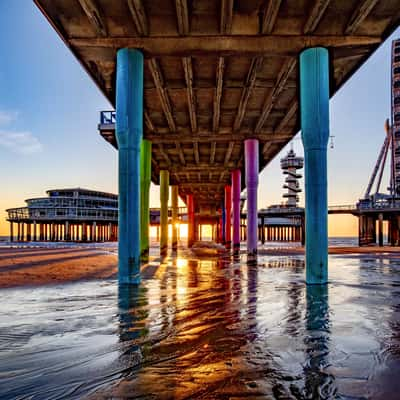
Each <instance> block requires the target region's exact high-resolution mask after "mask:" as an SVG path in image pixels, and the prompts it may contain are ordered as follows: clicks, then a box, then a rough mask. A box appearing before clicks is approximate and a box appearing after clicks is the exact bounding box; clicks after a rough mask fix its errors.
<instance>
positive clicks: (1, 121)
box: [0, 110, 18, 125]
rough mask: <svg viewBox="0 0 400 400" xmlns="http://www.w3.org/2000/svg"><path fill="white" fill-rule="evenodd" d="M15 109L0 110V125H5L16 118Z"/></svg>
mask: <svg viewBox="0 0 400 400" xmlns="http://www.w3.org/2000/svg"><path fill="white" fill-rule="evenodd" d="M17 117H18V112H17V111H2V110H0V125H7V124H9V123H10V122H13V121H15V120H16V119H17Z"/></svg>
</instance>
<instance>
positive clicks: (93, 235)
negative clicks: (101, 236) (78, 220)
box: [92, 221, 97, 242]
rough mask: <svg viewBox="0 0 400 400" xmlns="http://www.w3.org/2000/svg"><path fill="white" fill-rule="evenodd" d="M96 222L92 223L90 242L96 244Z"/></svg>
mask: <svg viewBox="0 0 400 400" xmlns="http://www.w3.org/2000/svg"><path fill="white" fill-rule="evenodd" d="M96 233H97V232H96V221H94V222H93V224H92V241H93V242H96V241H97V235H96Z"/></svg>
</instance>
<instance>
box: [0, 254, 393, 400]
mask: <svg viewBox="0 0 400 400" xmlns="http://www.w3.org/2000/svg"><path fill="white" fill-rule="evenodd" d="M330 268H331V283H330V284H329V285H328V286H322V287H321V286H309V287H306V285H305V284H304V281H303V276H304V263H303V260H302V258H300V257H298V256H294V257H282V256H279V257H267V256H262V257H259V258H258V262H257V264H256V265H254V264H252V263H250V264H247V263H246V262H243V260H241V259H240V258H238V257H235V258H230V257H222V258H219V259H215V258H214V259H197V258H192V257H191V256H190V254H187V253H186V254H185V253H183V255H182V253H181V254H180V256H179V257H176V256H174V255H169V256H167V257H164V258H162V259H158V258H155V257H153V258H152V259H151V260H150V263H149V264H148V265H147V266H146V267H145V269H144V271H143V276H144V279H143V284H142V285H141V286H140V287H129V286H120V287H118V286H117V284H116V282H115V281H108V282H103V283H95V282H81V283H77V284H73V285H70V286H68V287H67V286H59V287H57V288H48V289H44V288H41V289H40V290H39V289H31V290H30V291H26V290H25V292H22V291H21V290H20V291H18V290H17V289H16V290H13V291H9V292H8V294H7V295H5V296H3V298H2V299H1V300H2V302H3V310H6V313H5V315H4V318H2V319H1V320H0V345H1V346H0V361H1V362H0V376H1V377H2V381H0V397H1V398H2V399H3V398H4V399H14V398H32V399H47V398H54V399H60V398H65V399H74V398H82V397H89V398H93V399H102V398H104V399H106V398H107V399H108V398H140V399H153V398H157V399H196V398H201V399H239V398H251V399H265V398H273V399H318V398H320V399H334V398H344V399H346V398H348V399H363V398H374V399H395V398H396V396H397V393H398V389H400V388H399V383H398V382H399V381H400V379H399V378H400V372H399V365H400V364H399V360H400V354H399V351H398V349H399V348H400V344H399V343H400V342H399V335H398V327H399V313H400V292H399V291H398V287H399V286H400V269H399V267H398V265H397V264H396V263H391V262H386V261H385V260H383V259H382V258H373V257H372V258H371V257H368V258H353V259H350V258H340V257H336V258H331V259H330ZM328 291H329V296H328ZM22 293H23V295H22ZM60 319H62V321H60ZM23 327H25V328H23ZM44 327H46V328H44ZM24 329H29V332H30V337H29V340H25V339H24V341H23V340H22V336H21V333H22V332H23V330H24ZM10 332H11V333H10ZM18 335H20V336H21V339H19V336H18ZM11 342H13V343H17V344H19V347H18V349H17V350H16V351H13V352H11V351H8V348H7V346H8V347H9V346H10V343H11ZM33 366H35V367H33ZM387 367H390V370H388V368H387ZM21 371H24V372H23V373H21ZM38 371H41V374H40V376H39V375H38Z"/></svg>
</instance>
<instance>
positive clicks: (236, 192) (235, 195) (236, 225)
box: [231, 169, 241, 252]
mask: <svg viewBox="0 0 400 400" xmlns="http://www.w3.org/2000/svg"><path fill="white" fill-rule="evenodd" d="M231 180H232V224H233V235H232V236H233V237H232V239H233V250H234V252H239V250H240V190H241V172H240V169H235V170H234V171H232V172H231Z"/></svg>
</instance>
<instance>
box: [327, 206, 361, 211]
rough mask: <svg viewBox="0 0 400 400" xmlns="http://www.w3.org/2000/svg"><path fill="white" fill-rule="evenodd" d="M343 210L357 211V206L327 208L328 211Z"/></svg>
mask: <svg viewBox="0 0 400 400" xmlns="http://www.w3.org/2000/svg"><path fill="white" fill-rule="evenodd" d="M344 210H354V211H356V210H357V206H356V205H355V204H346V205H343V206H329V207H328V211H344Z"/></svg>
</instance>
